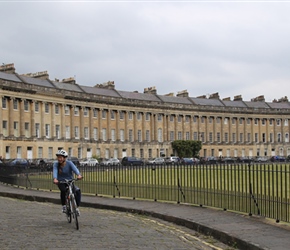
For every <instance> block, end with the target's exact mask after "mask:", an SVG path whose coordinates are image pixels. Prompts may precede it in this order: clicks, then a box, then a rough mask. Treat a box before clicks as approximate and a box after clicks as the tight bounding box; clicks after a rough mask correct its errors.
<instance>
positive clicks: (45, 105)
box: [44, 102, 49, 114]
mask: <svg viewBox="0 0 290 250" xmlns="http://www.w3.org/2000/svg"><path fill="white" fill-rule="evenodd" d="M44 111H45V113H46V114H48V113H49V103H47V102H46V103H45V104H44Z"/></svg>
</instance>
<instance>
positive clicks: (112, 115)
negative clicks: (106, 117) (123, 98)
mask: <svg viewBox="0 0 290 250" xmlns="http://www.w3.org/2000/svg"><path fill="white" fill-rule="evenodd" d="M110 113H111V120H115V111H114V110H111V112H110Z"/></svg>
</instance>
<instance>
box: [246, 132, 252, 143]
mask: <svg viewBox="0 0 290 250" xmlns="http://www.w3.org/2000/svg"><path fill="white" fill-rule="evenodd" d="M247 139H248V142H251V141H252V140H251V133H248V135H247Z"/></svg>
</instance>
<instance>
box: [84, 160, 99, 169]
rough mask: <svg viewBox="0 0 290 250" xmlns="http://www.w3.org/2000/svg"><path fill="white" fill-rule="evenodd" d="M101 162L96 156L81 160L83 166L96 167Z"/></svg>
mask: <svg viewBox="0 0 290 250" xmlns="http://www.w3.org/2000/svg"><path fill="white" fill-rule="evenodd" d="M98 164H99V162H98V160H97V159H95V158H88V159H83V160H82V161H80V165H81V166H82V167H87V166H90V167H95V166H97V165H98Z"/></svg>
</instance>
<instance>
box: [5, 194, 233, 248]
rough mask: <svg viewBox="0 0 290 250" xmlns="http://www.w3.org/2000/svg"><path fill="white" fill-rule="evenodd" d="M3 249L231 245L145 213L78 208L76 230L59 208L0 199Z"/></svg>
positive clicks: (206, 246)
mask: <svg viewBox="0 0 290 250" xmlns="http://www.w3.org/2000/svg"><path fill="white" fill-rule="evenodd" d="M0 211H1V212H0V221H1V230H0V242H1V249H60V248H62V249H119V250H122V249H124V250H125V249H126V250H128V249H132V250H133V249H134V250H139V249H142V250H145V249H146V250H147V249H148V250H154V249H156V250H157V249H158V250H162V249H166V250H169V249H178V250H183V249H193V250H194V249H204V250H207V249H216V250H219V249H231V248H230V247H228V246H226V245H224V244H222V243H220V242H217V241H216V240H214V239H213V238H211V237H209V236H203V235H200V234H198V233H197V232H195V231H192V230H190V229H187V228H184V227H179V226H176V225H174V224H171V223H167V222H164V221H162V220H158V219H155V218H154V219H153V218H151V217H147V216H141V215H132V214H126V213H122V212H116V211H110V210H100V209H94V208H85V207H82V208H81V216H80V217H79V223H80V230H76V229H75V227H74V224H73V223H72V224H69V223H68V222H67V220H66V217H65V215H64V214H63V213H61V206H60V205H55V204H51V203H39V202H30V201H23V200H17V199H11V198H4V197H0Z"/></svg>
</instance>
